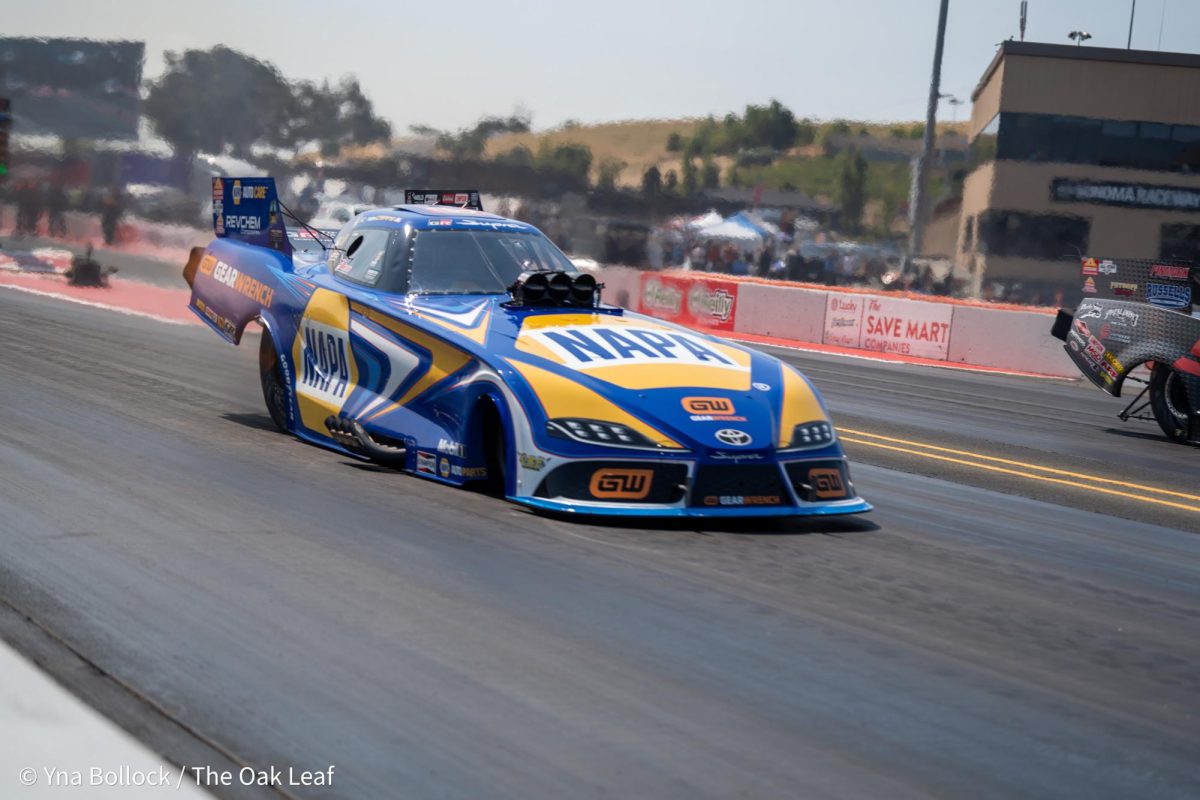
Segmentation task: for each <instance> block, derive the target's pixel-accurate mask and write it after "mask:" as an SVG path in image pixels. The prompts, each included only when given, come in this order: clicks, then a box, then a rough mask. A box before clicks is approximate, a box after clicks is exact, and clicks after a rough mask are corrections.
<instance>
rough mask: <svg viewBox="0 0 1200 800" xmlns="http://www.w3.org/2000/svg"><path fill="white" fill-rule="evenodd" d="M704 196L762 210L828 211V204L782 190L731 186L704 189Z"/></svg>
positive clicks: (799, 193)
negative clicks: (758, 189) (756, 206)
mask: <svg viewBox="0 0 1200 800" xmlns="http://www.w3.org/2000/svg"><path fill="white" fill-rule="evenodd" d="M704 194H705V195H706V196H707V197H709V198H711V199H712V200H716V201H719V202H725V203H734V204H740V205H747V206H748V205H758V206H762V207H764V208H789V209H794V210H799V211H830V210H832V209H833V206H831V205H830V204H829V203H822V202H821V201H820V200H815V199H813V198H812V197H810V196H809V195H807V194H805V193H804V192H792V191H786V190H782V189H766V188H764V189H762V190H761V192H760V191H757V190H755V189H741V188H736V187H732V186H727V187H722V188H720V189H705V190H704Z"/></svg>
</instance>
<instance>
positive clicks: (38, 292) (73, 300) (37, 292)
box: [0, 283, 199, 325]
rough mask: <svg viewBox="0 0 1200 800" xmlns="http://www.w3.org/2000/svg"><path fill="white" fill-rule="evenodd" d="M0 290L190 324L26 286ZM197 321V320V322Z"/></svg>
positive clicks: (0, 285)
mask: <svg viewBox="0 0 1200 800" xmlns="http://www.w3.org/2000/svg"><path fill="white" fill-rule="evenodd" d="M0 289H13V290H14V291H18V292H25V293H26V294H34V295H37V296H39V297H53V298H54V299H56V300H66V301H67V302H68V303H75V304H77V305H81V306H88V307H89V308H100V309H104V310H105V311H116V312H117V313H119V314H125V315H127V316H131V317H142V318H144V319H152V320H154V321H155V322H166V323H168V324H171V325H190V324H192V323H191V321H190V320H184V319H170V318H169V317H160V316H159V315H157V314H151V313H149V312H146V311H134V310H133V309H131V308H123V307H122V306H114V305H110V304H109V303H97V302H95V301H93V300H81V299H79V298H78V297H71V296H70V295H66V294H59V293H57V292H46V291H42V290H41V289H31V288H30V287H28V286H14V285H13V284H11V283H0ZM198 321H199V320H198V319H197V322H198Z"/></svg>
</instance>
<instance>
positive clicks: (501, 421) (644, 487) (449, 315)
mask: <svg viewBox="0 0 1200 800" xmlns="http://www.w3.org/2000/svg"><path fill="white" fill-rule="evenodd" d="M405 199H406V201H407V202H406V204H405V205H402V206H396V207H391V208H377V209H373V210H369V211H364V212H362V213H360V214H358V215H356V216H355V217H354V218H353V219H352V220H351V221H350V222H349V223H347V224H346V225H345V227H343V228H342V229H341V230H340V231H337V232H336V233H331V232H323V231H316V230H314V229H311V228H305V227H301V228H300V229H289V228H288V227H287V226H286V225H285V224H284V219H283V212H284V210H285V209H284V208H283V207H282V206H281V205H280V203H279V199H278V197H277V195H276V189H275V185H274V182H273V181H272V180H271V179H269V178H242V179H236V180H235V179H215V180H214V181H213V222H214V227H215V229H216V233H217V238H216V239H215V240H214V241H213V242H212V244H210V245H209V246H208V247H206V248H195V249H194V250H193V251H192V254H191V258H190V259H189V261H188V264H187V266H186V267H185V269H184V277H185V278H186V280H187V282H188V284H189V285H190V286H191V287H192V295H191V308H192V310H193V311H194V312H195V313H196V314H197V315H198V316H199V317H200V319H202V320H204V322H206V323H207V324H208V325H209V327H211V328H212V329H213V330H214V331H216V332H217V333H218V334H219V335H220V336H222V337H224V338H225V339H227V340H229V341H230V342H232V343H234V344H238V343H239V342H240V341H241V338H242V334H243V332H244V330H245V328H246V326H247V325H248V324H249V323H251V322H257V323H259V324H260V325H261V326H262V328H263V334H262V338H261V345H260V361H259V363H260V372H261V379H262V388H263V396H264V398H265V400H266V405H267V410H268V411H269V413H270V415H271V418H272V419H273V420H274V422H275V424H276V425H278V426H279V428H280V429H282V430H284V431H286V432H290V433H292V434H295V435H296V436H298V437H300V438H301V439H303V440H305V441H307V442H311V443H313V444H318V445H321V446H324V447H328V448H331V449H333V450H338V451H341V452H344V453H347V454H350V455H353V456H356V457H359V458H363V459H369V460H372V461H376V462H379V463H382V464H387V465H391V466H394V467H395V468H397V469H400V470H403V471H406V472H409V473H412V474H414V475H416V476H419V477H422V478H427V479H429V480H433V481H440V482H442V483H448V484H453V485H463V484H467V483H476V482H480V483H482V485H483V487H484V488H488V489H490V490H492V491H494V492H495V493H497V494H500V495H503V496H504V497H506V498H507V499H508V500H511V501H513V502H515V503H520V504H523V505H526V506H531V507H533V508H536V509H542V510H546V511H553V512H560V513H578V514H596V515H625V516H638V517H663V516H671V517H750V516H755V517H759V516H795V515H812V514H853V513H858V512H863V511H868V510H870V506H869V505H868V504H867V503H866V502H864V501H863V500H862V499H861V498H859V497H858V496H857V494H856V492H855V490H854V484H853V483H851V480H850V472H849V468H848V466H847V462H846V458H845V456H844V454H843V453H842V449H841V446H840V444H839V442H838V439H837V434H836V432H835V431H834V428H833V425H832V423H831V422H830V419H829V414H828V413H827V411H826V409H825V406H824V404H823V403H822V401H821V399H820V397H819V395H818V394H817V391H816V389H814V388H813V386H812V384H811V383H809V381H808V380H807V379H806V378H805V377H804V376H803V375H802V374H800V373H799V372H798V371H796V370H795V369H794V368H792V367H791V366H789V365H787V364H785V363H782V362H781V361H779V360H778V359H775V358H772V357H770V356H767V355H764V354H762V353H759V352H756V351H753V350H748V349H746V348H743V347H739V346H737V345H735V344H732V343H730V342H727V341H722V340H718V339H714V338H712V337H710V336H707V335H704V334H700V333H697V332H695V331H691V330H688V329H686V328H681V327H678V326H675V325H670V324H667V323H664V322H661V321H659V320H655V319H652V318H650V317H645V316H642V315H639V314H633V313H630V312H628V311H626V310H624V309H621V308H616V307H613V306H608V305H604V304H603V303H601V301H600V288H601V287H600V286H598V285H597V283H596V280H595V278H594V277H593V276H592V275H590V274H587V273H578V272H576V271H575V270H574V268H573V266H572V264H571V262H570V261H569V260H568V259H567V258H566V256H564V255H563V253H562V252H561V251H560V250H559V249H558V248H557V247H555V246H554V244H553V243H552V242H551V241H550V240H549V239H547V238H546V237H545V236H543V235H542V233H541V232H540V231H538V230H537V229H536V228H534V227H532V226H530V225H527V224H525V223H523V222H518V221H515V220H511V219H505V218H503V217H499V216H496V215H493V214H487V213H484V211H483V210H482V206H481V204H480V201H479V194H478V192H476V191H470V190H468V191H410V192H407V193H406V197H405Z"/></svg>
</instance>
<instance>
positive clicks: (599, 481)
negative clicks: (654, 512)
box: [588, 468, 654, 500]
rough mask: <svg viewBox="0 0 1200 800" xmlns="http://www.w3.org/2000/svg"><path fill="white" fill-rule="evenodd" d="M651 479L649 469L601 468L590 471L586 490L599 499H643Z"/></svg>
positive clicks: (651, 475)
mask: <svg viewBox="0 0 1200 800" xmlns="http://www.w3.org/2000/svg"><path fill="white" fill-rule="evenodd" d="M653 480H654V471H653V470H649V469H608V468H602V469H598V470H596V471H595V472H593V473H592V482H591V483H590V484H589V485H588V491H590V492H591V493H592V497H596V498H599V499H601V500H645V499H646V496H647V495H649V494H650V484H651V483H652V482H653Z"/></svg>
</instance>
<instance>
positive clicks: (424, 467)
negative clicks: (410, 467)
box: [417, 450, 437, 475]
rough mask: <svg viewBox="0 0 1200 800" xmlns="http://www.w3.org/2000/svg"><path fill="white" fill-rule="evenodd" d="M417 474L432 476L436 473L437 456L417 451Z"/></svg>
mask: <svg viewBox="0 0 1200 800" xmlns="http://www.w3.org/2000/svg"><path fill="white" fill-rule="evenodd" d="M417 472H425V473H427V474H429V475H433V474H435V473H436V472H437V456H435V455H434V454H433V453H425V452H422V451H420V450H418V451H417Z"/></svg>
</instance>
